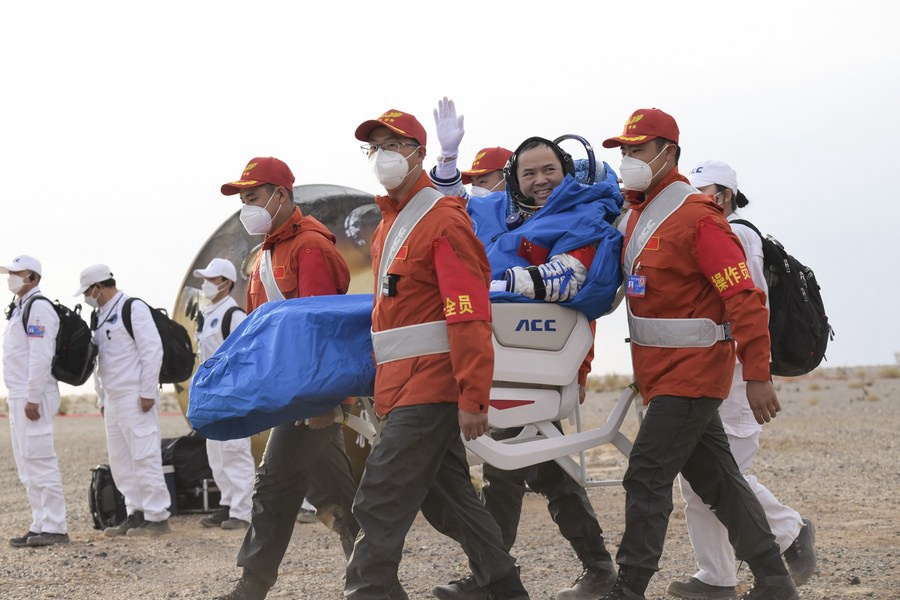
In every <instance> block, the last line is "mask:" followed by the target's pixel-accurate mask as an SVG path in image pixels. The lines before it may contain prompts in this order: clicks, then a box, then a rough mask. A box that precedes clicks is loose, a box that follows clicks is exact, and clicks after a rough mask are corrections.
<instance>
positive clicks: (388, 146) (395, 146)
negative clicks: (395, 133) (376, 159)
mask: <svg viewBox="0 0 900 600" xmlns="http://www.w3.org/2000/svg"><path fill="white" fill-rule="evenodd" d="M420 145H421V144H413V143H412V142H385V143H383V144H363V145H362V146H360V147H359V148H360V150H362V153H363V154H365V155H366V156H372V155H373V154H374V153H375V152H377V151H378V150H384V151H386V152H400V147H401V146H414V147H416V148H418V147H419V146H420Z"/></svg>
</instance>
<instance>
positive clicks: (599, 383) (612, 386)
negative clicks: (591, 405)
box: [585, 373, 633, 392]
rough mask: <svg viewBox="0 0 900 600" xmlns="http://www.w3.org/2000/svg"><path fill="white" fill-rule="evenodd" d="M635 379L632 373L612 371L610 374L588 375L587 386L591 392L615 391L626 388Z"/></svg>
mask: <svg viewBox="0 0 900 600" xmlns="http://www.w3.org/2000/svg"><path fill="white" fill-rule="evenodd" d="M632 381H633V378H632V377H631V376H630V375H619V374H617V373H610V374H608V375H588V378H587V383H586V384H585V387H586V388H587V390H588V391H589V392H614V391H617V390H621V389H624V388H625V387H626V386H628V385H629V384H630V383H631V382H632Z"/></svg>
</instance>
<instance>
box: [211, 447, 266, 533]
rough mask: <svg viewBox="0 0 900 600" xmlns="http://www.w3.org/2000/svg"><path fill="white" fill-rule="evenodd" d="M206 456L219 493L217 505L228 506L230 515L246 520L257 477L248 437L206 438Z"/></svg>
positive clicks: (251, 506)
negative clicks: (224, 439)
mask: <svg viewBox="0 0 900 600" xmlns="http://www.w3.org/2000/svg"><path fill="white" fill-rule="evenodd" d="M206 455H207V457H208V458H209V467H210V469H212V474H213V479H215V480H216V487H218V488H219V491H220V492H221V494H222V496H221V499H220V500H219V504H221V505H222V506H227V507H228V516H229V517H231V518H233V519H240V520H242V521H247V522H249V521H250V511H251V509H252V508H253V482H254V480H255V479H256V462H255V461H254V460H253V453H252V452H251V451H250V438H241V439H238V440H226V441H217V440H206Z"/></svg>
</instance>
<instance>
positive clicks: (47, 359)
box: [25, 300, 59, 403]
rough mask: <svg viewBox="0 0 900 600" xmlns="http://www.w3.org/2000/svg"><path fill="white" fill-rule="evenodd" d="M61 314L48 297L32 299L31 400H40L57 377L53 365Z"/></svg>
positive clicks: (29, 330) (28, 332) (29, 325)
mask: <svg viewBox="0 0 900 600" xmlns="http://www.w3.org/2000/svg"><path fill="white" fill-rule="evenodd" d="M58 331H59V317H58V316H57V314H56V310H55V309H54V308H53V306H52V305H51V304H50V302H48V301H46V300H32V301H31V310H30V312H29V313H28V323H26V324H25V339H26V340H27V342H28V401H29V402H35V403H40V401H41V395H42V394H43V392H44V389H46V387H47V385H48V384H49V383H50V381H51V380H52V379H53V378H52V376H51V375H50V367H51V365H52V364H53V355H54V354H56V334H57V332H58Z"/></svg>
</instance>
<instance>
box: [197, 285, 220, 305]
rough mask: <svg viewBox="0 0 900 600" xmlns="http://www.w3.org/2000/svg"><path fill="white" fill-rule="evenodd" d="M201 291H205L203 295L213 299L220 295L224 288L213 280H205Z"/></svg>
mask: <svg viewBox="0 0 900 600" xmlns="http://www.w3.org/2000/svg"><path fill="white" fill-rule="evenodd" d="M200 291H202V292H203V295H204V296H206V299H207V300H212V299H213V298H215V297H216V296H218V295H219V292H221V291H222V288H220V287H219V286H217V285H216V284H214V283H213V282H212V281H209V280H206V281H204V282H203V285H201V286H200Z"/></svg>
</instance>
